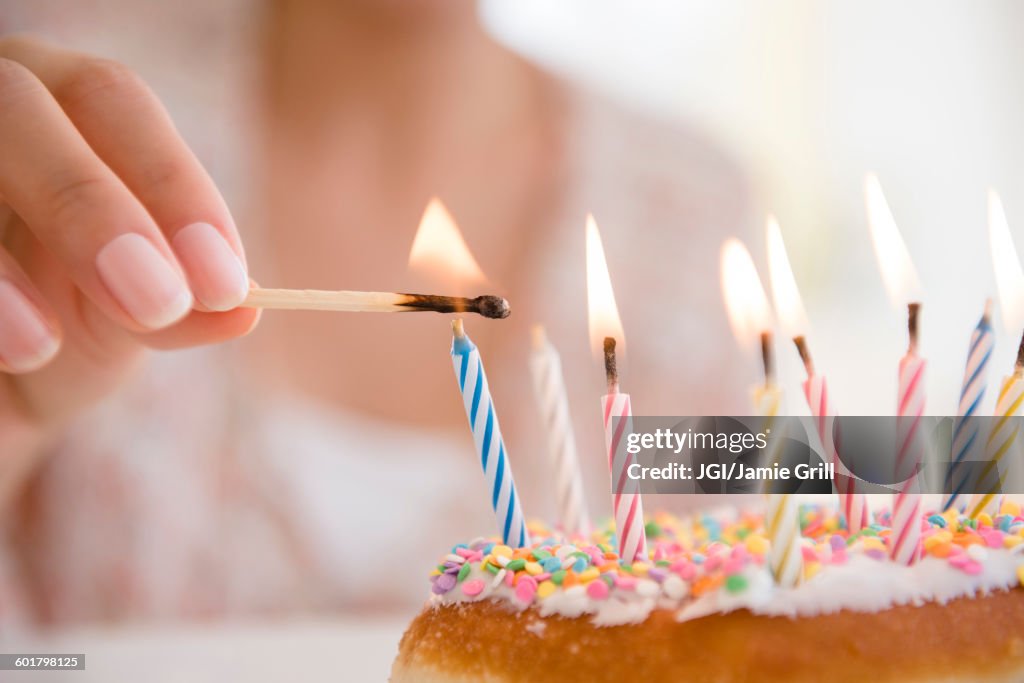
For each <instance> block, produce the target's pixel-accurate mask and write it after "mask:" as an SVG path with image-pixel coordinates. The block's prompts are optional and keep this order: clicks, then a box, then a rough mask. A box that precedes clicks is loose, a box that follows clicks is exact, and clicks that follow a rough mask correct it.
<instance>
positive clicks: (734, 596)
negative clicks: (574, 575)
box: [431, 544, 1024, 635]
mask: <svg viewBox="0 0 1024 683" xmlns="http://www.w3.org/2000/svg"><path fill="white" fill-rule="evenodd" d="M980 550H982V549H980V548H979V551H980ZM984 550H985V552H984V553H981V552H979V551H975V554H977V555H978V557H977V558H976V559H977V560H978V562H979V564H980V565H981V567H982V570H981V572H979V573H978V574H974V575H971V574H968V573H966V572H963V571H961V570H959V569H957V568H956V567H953V566H952V565H950V564H949V563H948V562H947V561H946V560H944V559H939V558H935V557H932V556H926V557H924V558H923V559H922V560H921V561H919V562H918V563H916V564H914V565H912V566H909V567H907V566H903V565H899V564H897V563H895V562H891V561H889V560H888V559H873V558H871V557H868V556H867V555H864V554H862V553H852V554H851V555H850V557H849V559H848V560H847V561H846V562H845V563H842V564H824V565H822V568H821V571H819V572H818V573H817V574H816V575H815V576H814V577H812V578H811V579H809V580H807V581H805V582H803V583H801V584H800V585H799V586H796V587H795V588H781V587H779V586H777V585H775V583H774V582H773V581H772V578H771V575H770V574H769V573H768V570H767V568H765V567H764V566H757V565H748V566H747V568H746V569H745V570H744V571H743V574H742V575H743V576H744V578H746V580H747V582H748V585H747V588H746V589H745V590H743V591H740V592H737V593H731V592H729V591H727V590H724V589H719V590H714V591H711V592H709V593H706V594H704V595H702V596H701V597H699V598H697V599H692V598H688V597H687V596H686V595H685V594H684V595H680V592H681V591H680V588H679V586H678V585H677V583H676V582H675V581H673V582H672V583H668V584H667V585H666V584H662V585H661V586H660V587H658V591H657V592H655V595H654V596H651V595H650V593H652V592H654V591H651V590H647V589H648V588H650V587H649V586H646V584H654V586H657V584H656V583H655V582H653V581H649V580H643V581H641V584H644V587H642V588H641V589H640V590H632V591H625V590H613V591H612V592H611V593H610V594H609V595H608V597H607V598H604V599H601V600H597V599H594V598H591V597H590V596H589V595H587V592H586V587H585V586H582V585H576V586H573V587H571V588H568V589H565V590H558V591H556V592H554V593H552V594H551V595H549V596H547V597H546V598H544V599H543V600H539V601H534V602H532V603H530V604H531V605H534V606H535V607H536V608H537V611H538V613H539V614H540V615H541V616H542V617H547V616H552V615H560V616H564V617H579V616H582V615H584V614H590V615H592V618H591V622H592V623H593V624H594V625H595V626H614V625H618V624H629V623H639V622H641V621H643V620H644V619H646V618H647V615H649V614H650V613H651V611H652V610H653V609H655V608H656V607H657V608H659V609H668V610H676V611H677V618H678V619H679V620H680V621H687V620H689V619H698V618H700V617H704V616H707V615H710V614H725V613H727V612H732V611H734V610H739V609H747V610H749V611H751V612H753V613H754V614H763V615H771V616H789V617H797V616H801V617H810V616H815V615H818V614H831V613H834V612H838V611H840V610H844V609H845V610H851V611H856V612H878V611H881V610H884V609H888V608H890V607H893V606H895V605H908V604H909V605H920V604H923V603H926V602H938V603H940V604H945V603H947V602H949V601H950V600H953V599H955V598H960V597H965V596H972V595H977V594H986V593H989V592H992V591H996V590H1007V589H1010V588H1013V587H1014V586H1016V585H1017V584H1018V578H1017V571H1018V567H1020V566H1024V544H1022V545H1018V546H1016V547H1015V548H1010V549H984ZM466 578H467V579H473V578H478V579H482V580H483V581H484V583H485V585H486V587H485V588H484V590H483V592H482V593H480V594H479V595H477V596H475V597H473V598H468V597H466V596H465V595H463V594H462V592H461V590H460V589H459V587H456V588H455V589H454V590H452V591H450V592H448V593H447V594H445V595H441V596H438V595H435V596H433V597H432V599H431V602H432V604H434V605H443V604H453V603H461V602H476V601H479V600H498V601H500V602H504V603H506V604H507V605H509V606H511V607H513V608H514V609H519V610H522V609H525V608H526V607H527V606H528V605H527V604H524V603H523V602H522V601H520V600H519V599H518V598H517V597H516V595H515V591H514V589H513V588H511V587H510V586H508V585H507V584H506V583H504V582H502V581H495V580H494V579H495V577H494V576H493V575H491V574H489V573H488V572H486V571H484V570H482V569H480V568H479V566H474V567H473V569H472V570H471V572H470V575H469V576H468V577H466ZM638 587H639V586H638ZM534 633H535V634H536V631H534ZM538 635H539V634H538Z"/></svg>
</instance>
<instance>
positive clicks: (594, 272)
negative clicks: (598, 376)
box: [587, 215, 626, 358]
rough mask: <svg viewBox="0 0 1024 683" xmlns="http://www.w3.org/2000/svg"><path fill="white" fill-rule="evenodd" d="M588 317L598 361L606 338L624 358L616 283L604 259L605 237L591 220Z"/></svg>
mask: <svg viewBox="0 0 1024 683" xmlns="http://www.w3.org/2000/svg"><path fill="white" fill-rule="evenodd" d="M587 313H588V316H587V317H588V321H589V326H590V348H591V350H592V351H593V352H594V357H595V358H601V357H602V356H603V355H604V338H605V337H614V338H615V341H616V343H617V344H618V351H619V353H620V355H621V353H622V351H623V350H624V349H625V345H626V336H625V334H624V333H623V331H622V320H620V319H619V307H618V306H617V305H616V304H615V292H613V291H612V279H611V276H610V275H609V274H608V262H607V261H605V258H604V246H603V245H602V244H601V233H599V232H598V231H597V223H595V222H594V217H593V216H590V215H588V216H587Z"/></svg>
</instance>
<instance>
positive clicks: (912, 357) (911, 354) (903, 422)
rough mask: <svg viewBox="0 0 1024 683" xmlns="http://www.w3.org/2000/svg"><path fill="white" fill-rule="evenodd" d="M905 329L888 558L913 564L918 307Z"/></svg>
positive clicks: (920, 449)
mask: <svg viewBox="0 0 1024 683" xmlns="http://www.w3.org/2000/svg"><path fill="white" fill-rule="evenodd" d="M907 308H908V315H907V328H908V330H909V332H910V348H909V349H908V350H907V354H906V355H905V356H903V358H902V359H900V365H899V373H900V375H899V391H898V403H897V412H896V439H897V442H896V479H897V481H899V480H900V479H901V478H902V479H903V481H902V483H899V484H897V485H898V486H899V491H898V492H897V493H896V494H895V495H894V496H893V504H892V536H890V538H889V555H890V556H891V557H892V559H893V560H895V561H896V562H899V563H900V564H907V565H910V564H914V563H915V562H917V561H918V560H919V559H920V558H921V493H920V485H919V480H918V476H917V474H916V470H917V468H918V466H919V465H920V463H921V460H922V457H923V454H924V434H923V432H922V431H921V429H920V428H919V427H920V422H921V415H922V414H923V413H924V403H925V368H926V366H927V363H926V362H925V360H924V359H923V358H921V357H920V356H919V355H918V354H917V317H918V313H919V312H920V310H921V304H919V303H911V304H908V306H907Z"/></svg>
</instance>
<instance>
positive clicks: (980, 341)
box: [942, 301, 994, 510]
mask: <svg viewBox="0 0 1024 683" xmlns="http://www.w3.org/2000/svg"><path fill="white" fill-rule="evenodd" d="M991 307H992V302H991V301H988V302H986V303H985V312H984V314H982V316H981V320H980V321H978V326H977V327H976V328H974V333H973V334H972V335H971V346H970V349H969V350H968V352H967V367H966V368H965V369H964V382H963V387H962V388H961V389H960V404H959V406H958V409H957V415H958V416H959V417H958V418H957V420H956V422H955V423H954V425H953V451H952V460H951V462H950V468H949V471H948V472H947V473H946V490H947V491H949V492H950V493H949V495H948V497H947V498H946V502H945V504H944V505H943V506H942V507H943V509H944V510H949V509H950V508H954V507H955V508H957V509H960V508H962V507H963V506H964V505H965V504H966V503H967V500H966V498H968V497H969V496H965V495H964V488H965V487H966V486H967V483H968V479H969V477H968V476H967V471H968V468H967V467H961V468H960V469H959V470H958V469H957V466H959V465H960V464H961V463H963V462H964V461H968V462H970V461H972V460H978V458H974V457H972V454H973V453H975V452H977V451H978V449H979V448H980V447H981V440H980V439H979V438H978V431H979V425H978V410H979V409H980V407H981V401H982V399H984V398H985V386H986V385H987V383H988V360H989V358H990V357H991V356H992V345H993V344H994V339H993V334H992V323H991V320H990V315H991V314H990V310H991Z"/></svg>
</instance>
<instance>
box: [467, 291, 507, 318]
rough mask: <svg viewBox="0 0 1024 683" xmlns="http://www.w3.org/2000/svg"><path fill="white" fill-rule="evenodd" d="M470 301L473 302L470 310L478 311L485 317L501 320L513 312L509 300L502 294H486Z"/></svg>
mask: <svg viewBox="0 0 1024 683" xmlns="http://www.w3.org/2000/svg"><path fill="white" fill-rule="evenodd" d="M470 303H471V304H472V308H471V309H470V310H473V311H476V312H477V313H479V314H480V315H482V316H483V317H485V318H494V319H497V320H500V319H502V318H507V317H508V316H509V315H510V314H511V313H512V309H511V308H509V305H508V301H506V300H505V299H503V298H501V297H500V296H493V295H491V294H485V295H483V296H478V297H477V298H475V299H473V300H471V302H470Z"/></svg>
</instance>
